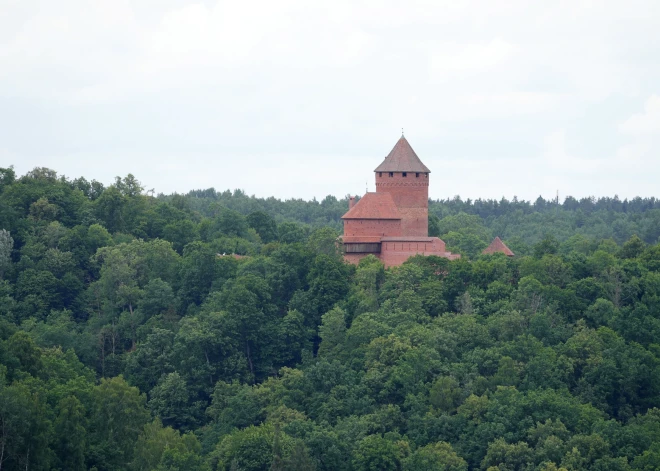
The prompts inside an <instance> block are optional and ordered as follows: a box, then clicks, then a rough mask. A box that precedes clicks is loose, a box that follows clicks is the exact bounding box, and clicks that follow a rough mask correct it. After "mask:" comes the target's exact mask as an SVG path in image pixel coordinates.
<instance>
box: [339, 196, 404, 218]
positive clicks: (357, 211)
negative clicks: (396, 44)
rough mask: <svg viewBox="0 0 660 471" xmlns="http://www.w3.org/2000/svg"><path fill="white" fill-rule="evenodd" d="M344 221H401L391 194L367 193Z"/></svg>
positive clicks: (349, 211) (345, 216) (345, 215)
mask: <svg viewBox="0 0 660 471" xmlns="http://www.w3.org/2000/svg"><path fill="white" fill-rule="evenodd" d="M341 218H342V219H401V215H400V214H399V210H398V209H397V208H396V204H394V200H393V199H392V195H391V194H390V193H367V194H365V195H364V196H363V197H362V198H361V199H360V201H358V202H357V203H356V204H355V206H353V207H352V208H351V209H349V210H348V212H347V213H346V214H344V215H343V216H342V217H341Z"/></svg>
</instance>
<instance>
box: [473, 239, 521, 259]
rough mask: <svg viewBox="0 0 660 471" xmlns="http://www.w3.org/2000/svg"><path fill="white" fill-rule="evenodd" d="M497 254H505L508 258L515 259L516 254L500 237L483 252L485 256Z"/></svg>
mask: <svg viewBox="0 0 660 471" xmlns="http://www.w3.org/2000/svg"><path fill="white" fill-rule="evenodd" d="M496 252H499V253H503V254H504V255H506V256H507V257H513V256H514V255H515V254H514V253H513V252H512V251H511V249H510V248H509V247H507V246H506V244H504V242H502V239H500V238H499V237H495V239H493V241H492V242H491V243H490V245H489V246H488V247H486V248H485V249H484V250H483V252H481V253H483V254H494V253H496Z"/></svg>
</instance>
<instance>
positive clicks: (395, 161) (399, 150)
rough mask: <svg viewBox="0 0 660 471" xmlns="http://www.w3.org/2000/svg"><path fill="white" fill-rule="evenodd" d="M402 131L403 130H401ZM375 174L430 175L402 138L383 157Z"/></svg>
mask: <svg viewBox="0 0 660 471" xmlns="http://www.w3.org/2000/svg"><path fill="white" fill-rule="evenodd" d="M401 131H403V128H402V129H401ZM375 171H376V172H415V173H430V172H431V171H430V170H429V169H428V167H427V166H426V165H424V164H423V163H422V161H421V160H419V157H417V154H415V151H414V150H413V149H412V147H410V143H409V142H408V141H407V140H406V138H405V137H403V132H402V134H401V138H400V139H399V141H398V142H397V143H396V144H395V145H394V148H393V149H392V151H391V152H390V153H389V154H388V156H387V157H385V160H384V161H383V163H381V164H380V165H379V166H378V167H377V168H376V170H375Z"/></svg>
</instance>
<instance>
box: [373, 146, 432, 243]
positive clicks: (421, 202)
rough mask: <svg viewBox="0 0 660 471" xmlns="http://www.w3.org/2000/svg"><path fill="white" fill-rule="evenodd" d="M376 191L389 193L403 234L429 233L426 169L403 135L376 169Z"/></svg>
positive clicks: (427, 171)
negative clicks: (398, 215) (398, 214)
mask: <svg viewBox="0 0 660 471" xmlns="http://www.w3.org/2000/svg"><path fill="white" fill-rule="evenodd" d="M374 172H375V173H376V193H389V194H390V195H391V196H392V199H393V200H394V203H395V204H396V206H397V208H398V209H399V213H400V215H401V233H402V235H404V236H417V237H428V235H429V173H431V171H430V170H429V169H428V167H426V165H424V164H423V163H422V161H421V160H420V159H419V157H417V154H415V151H414V150H413V148H412V147H411V146H410V144H409V143H408V141H407V140H406V138H405V137H403V135H402V136H401V139H399V141H398V142H397V143H396V145H395V146H394V148H393V149H392V151H391V152H390V153H389V155H388V156H387V157H385V160H384V161H383V163H381V164H380V165H379V166H378V168H376V170H374Z"/></svg>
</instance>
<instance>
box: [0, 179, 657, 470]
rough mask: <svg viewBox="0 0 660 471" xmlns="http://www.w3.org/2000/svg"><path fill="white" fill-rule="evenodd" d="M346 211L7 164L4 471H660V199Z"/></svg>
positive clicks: (0, 310) (1, 193)
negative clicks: (399, 232)
mask: <svg viewBox="0 0 660 471" xmlns="http://www.w3.org/2000/svg"><path fill="white" fill-rule="evenodd" d="M347 207H348V202H347V199H346V198H344V199H342V200H338V199H337V198H335V197H333V196H328V197H326V198H324V199H323V200H322V201H320V202H319V201H315V200H313V201H302V200H288V201H281V200H278V199H276V198H266V199H262V198H255V197H251V196H248V195H246V194H245V193H243V192H241V191H238V190H237V191H233V192H231V191H225V192H217V191H215V190H213V189H208V190H196V191H191V192H189V193H187V194H185V195H177V194H175V195H157V196H153V195H149V194H147V193H145V191H144V188H142V187H141V184H140V183H139V181H138V180H137V179H136V178H135V177H134V176H132V175H128V176H127V177H125V178H117V180H116V182H115V183H114V184H113V185H111V186H108V187H104V186H103V185H101V184H100V183H98V182H95V181H92V182H89V181H87V180H85V179H84V178H77V179H67V178H65V177H59V176H58V175H57V173H56V172H55V171H53V170H49V169H44V168H37V169H34V170H33V171H32V172H30V173H28V174H27V175H24V176H17V175H15V174H14V171H13V169H12V168H4V169H0V469H1V470H4V469H7V470H14V469H31V470H32V469H33V470H40V469H43V470H47V469H61V470H87V469H96V470H97V471H101V470H125V469H129V470H151V469H158V470H178V469H180V470H184V469H185V470H245V471H248V470H250V471H251V470H269V469H270V470H328V471H330V470H332V471H335V470H346V471H353V470H354V471H363V470H365V471H366V470H406V471H422V470H468V469H470V470H478V469H482V470H488V471H492V470H502V471H505V470H521V471H523V470H525V471H527V470H529V471H531V470H539V471H550V470H559V469H565V470H567V471H577V470H599V471H605V470H644V471H649V470H656V469H660V468H659V466H660V245H659V244H658V239H659V237H660V201H658V200H655V199H641V198H636V199H633V200H624V201H620V200H619V199H618V198H616V197H614V198H599V199H582V200H576V199H574V198H571V197H568V198H566V199H565V200H564V201H563V202H561V203H560V202H554V201H546V200H544V199H542V198H539V199H538V200H536V201H535V202H526V201H517V200H514V201H507V200H505V199H502V200H501V201H491V200H488V201H484V200H476V201H471V200H466V201H464V200H461V199H460V198H458V197H457V198H455V199H452V200H444V201H442V200H441V201H431V202H430V206H429V211H430V213H431V216H430V221H429V222H430V228H431V229H430V230H431V235H434V236H439V237H441V238H442V239H443V240H445V241H446V242H447V245H448V248H451V250H452V251H455V252H459V253H461V254H463V257H462V258H461V259H460V260H455V261H449V260H446V259H441V258H436V257H427V258H424V257H415V258H412V259H410V260H409V261H408V262H406V263H405V264H404V265H403V266H401V267H397V268H392V269H387V270H385V269H384V268H383V266H382V265H381V264H380V262H378V261H377V260H376V259H374V258H373V257H369V258H366V259H364V260H363V261H362V262H361V263H360V265H358V266H352V265H347V264H345V263H344V262H343V260H342V257H341V254H339V253H337V247H336V244H335V238H336V237H337V235H338V234H339V230H340V228H341V221H340V217H341V216H342V214H343V213H344V212H345V211H346V209H347ZM494 236H500V237H501V238H502V239H503V240H504V241H505V242H506V243H507V245H508V246H509V247H510V248H511V249H512V250H513V251H514V252H515V253H516V257H514V258H506V257H504V256H501V255H499V254H498V255H495V256H484V255H480V252H481V250H482V249H483V248H484V247H486V245H487V244H488V243H489V242H490V240H492V238H493V237H494ZM237 255H240V256H237Z"/></svg>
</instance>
